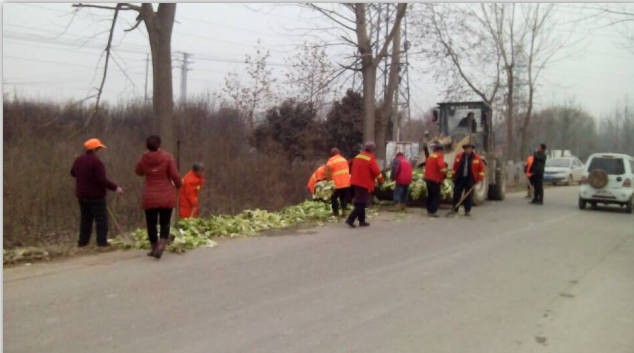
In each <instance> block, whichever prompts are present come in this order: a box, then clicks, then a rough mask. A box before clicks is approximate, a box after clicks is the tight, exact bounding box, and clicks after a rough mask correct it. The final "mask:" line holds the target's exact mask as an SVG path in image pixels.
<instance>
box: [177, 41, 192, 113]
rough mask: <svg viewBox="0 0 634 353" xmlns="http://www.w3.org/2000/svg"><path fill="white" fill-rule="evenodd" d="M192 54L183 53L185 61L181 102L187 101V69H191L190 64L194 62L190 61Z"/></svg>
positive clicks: (182, 68) (182, 66) (182, 65)
mask: <svg viewBox="0 0 634 353" xmlns="http://www.w3.org/2000/svg"><path fill="white" fill-rule="evenodd" d="M190 55H191V54H189V53H183V63H182V64H181V97H180V103H181V104H185V103H187V71H191V69H190V68H189V64H193V62H191V61H189V57H190Z"/></svg>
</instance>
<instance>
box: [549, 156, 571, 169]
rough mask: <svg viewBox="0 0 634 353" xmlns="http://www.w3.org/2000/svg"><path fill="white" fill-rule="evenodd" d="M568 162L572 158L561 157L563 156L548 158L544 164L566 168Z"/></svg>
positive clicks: (568, 164)
mask: <svg viewBox="0 0 634 353" xmlns="http://www.w3.org/2000/svg"><path fill="white" fill-rule="evenodd" d="M570 162H572V159H563V158H557V159H549V160H547V161H546V166H547V167H555V168H568V167H570Z"/></svg>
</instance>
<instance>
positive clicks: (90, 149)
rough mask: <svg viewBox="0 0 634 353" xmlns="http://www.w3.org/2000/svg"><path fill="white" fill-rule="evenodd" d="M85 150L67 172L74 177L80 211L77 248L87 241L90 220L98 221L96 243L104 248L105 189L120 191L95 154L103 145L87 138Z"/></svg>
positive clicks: (105, 245)
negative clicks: (107, 175)
mask: <svg viewBox="0 0 634 353" xmlns="http://www.w3.org/2000/svg"><path fill="white" fill-rule="evenodd" d="M84 147H85V148H86V153H85V154H84V155H83V156H79V157H77V159H75V163H73V167H72V169H71V170H70V175H71V176H72V177H73V178H75V196H77V199H78V200H79V210H80V213H81V217H80V222H79V242H78V243H77V245H78V246H79V247H84V246H86V245H88V243H89V242H90V235H91V233H92V224H93V221H95V223H97V246H100V247H107V246H109V244H108V212H107V209H106V191H107V190H108V189H110V190H112V191H115V192H116V193H117V194H119V195H121V194H123V190H122V189H121V188H120V187H119V186H117V184H115V183H113V182H111V181H110V180H108V178H106V167H105V166H104V165H103V163H102V162H101V160H100V159H99V157H97V155H98V154H99V152H100V151H101V150H102V149H104V148H106V146H105V145H103V144H102V143H101V141H99V140H98V139H90V140H88V141H86V143H84Z"/></svg>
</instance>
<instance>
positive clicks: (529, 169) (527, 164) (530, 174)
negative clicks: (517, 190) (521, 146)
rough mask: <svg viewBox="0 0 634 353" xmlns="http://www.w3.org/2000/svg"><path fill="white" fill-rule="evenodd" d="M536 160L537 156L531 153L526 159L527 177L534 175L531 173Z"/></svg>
mask: <svg viewBox="0 0 634 353" xmlns="http://www.w3.org/2000/svg"><path fill="white" fill-rule="evenodd" d="M534 160H535V156H533V155H531V156H529V157H528V159H526V177H527V178H530V177H532V176H533V173H531V167H532V166H533V161H534Z"/></svg>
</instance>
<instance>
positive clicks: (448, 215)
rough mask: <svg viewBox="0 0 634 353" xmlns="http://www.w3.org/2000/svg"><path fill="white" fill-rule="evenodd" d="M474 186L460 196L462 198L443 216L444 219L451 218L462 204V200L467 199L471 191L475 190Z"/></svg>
mask: <svg viewBox="0 0 634 353" xmlns="http://www.w3.org/2000/svg"><path fill="white" fill-rule="evenodd" d="M475 187H476V184H473V186H472V187H471V189H469V191H467V192H466V193H465V194H464V195H462V198H461V199H460V202H458V204H457V205H456V206H454V207H453V208H452V209H451V211H449V213H447V214H446V215H445V217H451V216H453V215H454V214H455V213H456V212H457V211H458V208H460V206H461V205H462V203H463V202H464V200H466V199H467V197H469V194H470V193H471V192H472V191H473V189H475Z"/></svg>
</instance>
